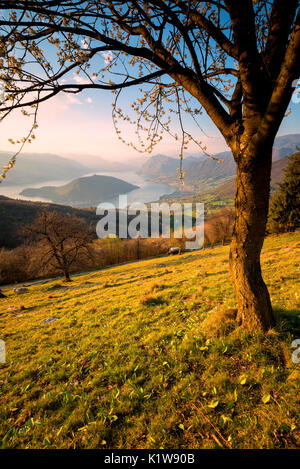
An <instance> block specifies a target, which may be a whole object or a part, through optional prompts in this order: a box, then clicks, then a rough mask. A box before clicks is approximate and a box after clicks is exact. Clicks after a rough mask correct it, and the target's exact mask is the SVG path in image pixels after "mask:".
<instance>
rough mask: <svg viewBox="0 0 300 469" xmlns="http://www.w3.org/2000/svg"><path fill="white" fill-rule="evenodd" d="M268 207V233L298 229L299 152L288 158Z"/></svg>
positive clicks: (299, 191)
mask: <svg viewBox="0 0 300 469" xmlns="http://www.w3.org/2000/svg"><path fill="white" fill-rule="evenodd" d="M279 186H280V189H279V191H278V192H277V193H276V194H275V196H274V197H273V199H272V202H271V206H270V217H269V229H270V231H294V230H296V229H297V228H299V227H300V151H298V152H297V153H295V154H294V155H292V156H290V158H289V164H288V166H287V168H286V171H285V175H284V180H283V183H282V184H280V185H279Z"/></svg>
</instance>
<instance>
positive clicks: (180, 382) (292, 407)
mask: <svg viewBox="0 0 300 469" xmlns="http://www.w3.org/2000/svg"><path fill="white" fill-rule="evenodd" d="M299 247H300V234H299V233H298V234H287V235H282V236H279V237H272V238H268V239H267V240H266V242H265V247H264V251H263V254H262V262H263V272H264V277H265V279H266V282H267V284H268V286H269V290H270V294H271V297H272V302H273V305H274V309H275V311H276V312H277V314H278V324H277V326H276V329H274V330H272V331H270V332H269V333H268V334H266V335H263V334H258V333H257V334H249V333H246V332H243V331H241V330H239V329H235V327H234V321H233V313H234V311H233V309H232V308H234V304H235V303H234V297H233V291H232V286H231V283H230V279H229V274H228V261H227V258H228V247H217V248H214V249H206V250H204V251H202V252H200V251H199V252H194V253H187V254H184V255H182V256H180V257H171V258H170V257H169V258H159V259H151V260H146V261H141V262H136V263H130V264H127V265H122V266H116V267H112V268H109V269H105V270H101V271H99V272H97V273H91V274H88V275H82V276H79V277H75V278H74V280H73V282H72V283H71V284H63V283H60V282H59V281H57V280H56V281H54V282H50V283H45V284H43V285H36V286H31V287H29V292H28V293H24V294H20V295H17V294H15V293H14V292H13V290H12V289H6V290H5V289H4V293H5V294H6V295H8V297H7V298H6V299H3V300H0V330H1V332H0V338H1V339H4V340H5V342H6V346H7V363H6V364H5V365H0V398H1V400H0V422H1V426H0V445H1V447H2V448H104V449H106V448H216V447H223V448H227V447H229V448H295V447H297V443H299V427H298V424H299V422H298V421H297V413H298V410H299V402H298V401H297V399H298V393H297V391H298V389H297V387H296V386H297V379H299V365H295V364H293V363H292V360H291V353H292V349H291V343H292V341H293V339H294V338H300V329H299V306H300V292H299V290H297V285H296V282H297V279H296V273H297V271H299V265H300V256H299ZM50 317H55V318H58V320H57V321H55V322H52V323H49V324H44V323H43V321H44V320H46V319H48V318H50Z"/></svg>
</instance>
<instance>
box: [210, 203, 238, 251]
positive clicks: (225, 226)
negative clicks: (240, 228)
mask: <svg viewBox="0 0 300 469" xmlns="http://www.w3.org/2000/svg"><path fill="white" fill-rule="evenodd" d="M233 224H234V212H233V210H232V209H231V208H230V207H226V208H224V209H222V210H220V211H219V212H217V213H216V214H215V215H214V216H213V217H211V218H210V219H209V220H208V221H207V223H206V225H205V230H206V232H207V237H208V238H210V241H211V242H212V243H222V244H223V245H224V244H225V242H226V241H230V240H231V237H232V231H233ZM209 235H210V236H209Z"/></svg>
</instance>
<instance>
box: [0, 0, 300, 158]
mask: <svg viewBox="0 0 300 469" xmlns="http://www.w3.org/2000/svg"><path fill="white" fill-rule="evenodd" d="M0 12H1V15H0V34H1V36H0V54H1V57H2V59H1V60H0V67H1V71H0V79H1V80H2V81H3V82H4V83H5V88H6V91H7V92H6V95H5V102H4V103H3V104H2V106H1V107H0V112H1V115H2V118H4V117H5V116H6V115H7V113H10V112H11V111H12V110H13V109H16V108H19V107H20V108H22V109H23V111H22V112H23V113H24V114H28V113H29V114H32V115H33V117H34V122H33V128H32V129H31V132H30V133H29V135H28V136H27V140H29V141H30V140H31V139H33V138H35V135H34V129H35V128H36V126H37V121H36V107H35V106H36V105H37V104H38V103H40V102H43V101H46V100H48V99H51V98H52V97H54V96H55V95H57V94H58V93H62V92H63V93H78V92H80V91H82V90H85V89H103V90H111V91H112V92H114V95H115V96H114V101H113V119H114V123H115V125H116V130H117V133H118V135H119V137H120V138H121V140H123V141H124V142H125V138H124V137H123V136H122V135H121V131H120V129H119V126H118V122H117V120H118V118H119V119H121V120H125V121H127V122H132V123H134V124H135V125H137V132H138V143H137V144H135V143H133V142H127V143H128V144H129V145H131V146H133V147H134V148H136V149H139V150H140V151H147V150H148V151H151V150H152V149H153V146H154V145H155V144H156V143H158V142H159V141H160V140H161V138H162V134H161V132H163V131H166V132H170V133H172V129H171V127H170V123H171V121H172V120H173V119H172V117H174V116H175V115H176V116H177V117H178V119H179V127H180V132H179V134H178V133H176V132H173V135H174V137H175V138H176V139H178V140H180V156H182V152H183V150H184V149H185V148H186V146H187V144H188V143H189V142H190V141H191V140H194V142H196V143H197V144H198V145H199V146H200V147H201V148H202V150H204V151H206V147H205V146H204V145H203V144H202V142H201V138H199V137H198V136H197V137H196V136H194V135H191V133H190V132H189V131H188V130H186V129H185V127H184V124H183V120H182V116H181V114H182V112H184V111H186V112H188V113H189V114H192V116H193V117H194V118H197V116H198V115H199V114H201V113H202V112H203V111H205V112H206V113H207V114H208V115H209V116H210V118H211V119H212V121H213V122H214V124H215V125H216V126H217V128H218V129H219V130H220V132H221V133H222V135H223V136H224V138H225V140H226V142H227V144H228V145H229V146H230V147H231V148H232V149H236V150H237V151H236V153H238V151H240V150H242V149H243V148H244V147H245V145H246V142H247V144H248V143H249V141H248V136H249V134H250V135H251V129H245V127H246V126H245V122H246V120H247V117H249V116H251V117H253V116H254V115H256V116H257V118H258V120H259V122H260V126H259V130H257V129H255V130H256V131H257V132H256V133H258V134H260V133H262V132H264V133H265V134H266V133H268V135H269V136H270V138H271V137H272V136H275V135H276V132H277V129H278V127H279V125H280V123H281V120H282V118H283V116H284V113H285V112H286V108H287V106H288V103H289V101H290V98H291V95H292V92H293V88H292V82H293V80H295V79H296V78H298V75H299V63H300V57H299V55H300V53H299V50H300V48H299V44H300V31H299V21H300V20H299V18H300V16H299V1H298V0H290V1H289V2H288V5H287V3H286V2H285V1H283V0H274V1H268V0H255V1H251V0H244V1H243V2H241V1H239V0H215V1H204V2H199V1H194V0H190V1H180V0H168V1H162V0H155V1H125V2H120V1H114V0H112V1H101V2H99V1H84V2H79V1H70V0H67V1H66V0H64V1H54V0H51V1H45V2H37V1H24V0H17V1H15V0H14V1H9V0H5V1H0ZM76 76H77V78H76ZM145 84H147V86H145ZM133 85H139V86H141V87H140V88H139V91H138V90H137V98H136V99H135V100H134V102H133V103H132V111H133V112H134V113H136V115H133V114H132V113H130V112H126V110H123V109H122V107H120V106H119V105H118V99H119V97H120V93H121V92H122V90H124V89H125V88H127V87H129V86H133ZM142 85H143V86H142ZM171 103H173V105H172V104H171ZM237 136H239V138H238V139H237V138H236V137H237ZM256 138H259V135H257V137H256ZM24 139H25V137H24ZM20 143H22V140H21V141H20Z"/></svg>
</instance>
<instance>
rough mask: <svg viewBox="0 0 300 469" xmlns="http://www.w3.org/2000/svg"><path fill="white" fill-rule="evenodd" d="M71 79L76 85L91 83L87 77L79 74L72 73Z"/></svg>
mask: <svg viewBox="0 0 300 469" xmlns="http://www.w3.org/2000/svg"><path fill="white" fill-rule="evenodd" d="M73 80H74V81H75V83H77V84H78V85H87V84H88V83H91V81H90V80H89V79H88V78H85V77H82V76H80V75H74V77H73Z"/></svg>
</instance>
